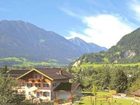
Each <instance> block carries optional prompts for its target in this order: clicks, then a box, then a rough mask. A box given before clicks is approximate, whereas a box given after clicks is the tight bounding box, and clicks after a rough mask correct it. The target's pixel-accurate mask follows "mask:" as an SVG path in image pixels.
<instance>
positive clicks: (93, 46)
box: [69, 37, 107, 53]
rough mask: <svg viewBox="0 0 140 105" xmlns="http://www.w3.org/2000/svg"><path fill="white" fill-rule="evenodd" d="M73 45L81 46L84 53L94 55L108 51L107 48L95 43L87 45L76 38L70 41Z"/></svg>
mask: <svg viewBox="0 0 140 105" xmlns="http://www.w3.org/2000/svg"><path fill="white" fill-rule="evenodd" d="M69 40H70V41H71V42H72V43H73V44H75V45H77V46H79V47H80V48H81V50H82V51H83V52H84V53H92V52H100V51H106V50H107V49H106V48H105V47H101V46H98V45H96V44H94V43H87V42H85V41H84V40H82V39H80V38H78V37H75V38H71V39H69Z"/></svg>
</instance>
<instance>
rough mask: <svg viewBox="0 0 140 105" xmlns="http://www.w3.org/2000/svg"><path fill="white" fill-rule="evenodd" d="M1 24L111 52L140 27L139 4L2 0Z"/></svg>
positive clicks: (110, 0)
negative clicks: (26, 25)
mask: <svg viewBox="0 0 140 105" xmlns="http://www.w3.org/2000/svg"><path fill="white" fill-rule="evenodd" d="M0 20H22V21H25V22H30V23H32V24H35V25H37V26H38V27H41V28H43V29H45V30H47V31H54V32H56V33H58V34H59V35H61V36H64V37H65V38H67V39H69V38H74V37H79V38H81V39H83V40H85V41H87V42H92V43H95V44H98V45H100V46H104V47H107V48H110V47H111V46H113V45H115V44H116V43H117V42H118V41H119V40H120V39H121V38H122V37H123V36H124V35H126V34H128V33H130V32H132V31H134V30H135V29H137V28H139V27H140V0H0Z"/></svg>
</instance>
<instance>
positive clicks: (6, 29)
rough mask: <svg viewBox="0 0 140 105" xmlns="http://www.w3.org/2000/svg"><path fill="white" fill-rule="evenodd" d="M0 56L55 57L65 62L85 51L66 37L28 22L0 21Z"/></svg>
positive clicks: (35, 58) (45, 59)
mask: <svg viewBox="0 0 140 105" xmlns="http://www.w3.org/2000/svg"><path fill="white" fill-rule="evenodd" d="M0 52H1V53H0V58H5V57H24V58H27V59H29V60H31V61H48V60H50V59H55V60H57V61H58V62H59V63H64V64H67V63H69V62H71V61H73V59H76V58H77V57H79V56H81V55H82V54H84V53H85V52H83V51H82V49H81V48H80V47H79V46H77V45H75V44H73V43H71V42H70V41H69V40H67V39H66V38H64V37H62V36H61V35H59V34H57V33H55V32H53V31H46V30H44V29H42V28H39V27H37V26H36V25H33V24H31V23H29V22H24V21H16V20H14V21H11V20H3V21H0Z"/></svg>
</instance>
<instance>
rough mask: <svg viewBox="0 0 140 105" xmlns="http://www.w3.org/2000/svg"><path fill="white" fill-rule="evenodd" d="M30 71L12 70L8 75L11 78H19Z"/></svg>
mask: <svg viewBox="0 0 140 105" xmlns="http://www.w3.org/2000/svg"><path fill="white" fill-rule="evenodd" d="M28 71H29V70H10V71H9V72H8V73H9V74H10V76H11V77H14V78H17V77H19V76H21V75H22V74H24V73H26V72H28Z"/></svg>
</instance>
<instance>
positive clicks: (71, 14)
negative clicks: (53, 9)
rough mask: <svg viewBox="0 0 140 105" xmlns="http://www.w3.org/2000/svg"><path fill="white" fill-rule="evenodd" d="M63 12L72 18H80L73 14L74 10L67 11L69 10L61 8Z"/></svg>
mask: <svg viewBox="0 0 140 105" xmlns="http://www.w3.org/2000/svg"><path fill="white" fill-rule="evenodd" d="M60 10H61V11H63V12H64V13H65V14H67V15H69V16H72V17H78V18H79V16H78V15H77V13H75V12H73V11H72V10H70V9H67V8H62V7H61V8H60Z"/></svg>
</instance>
